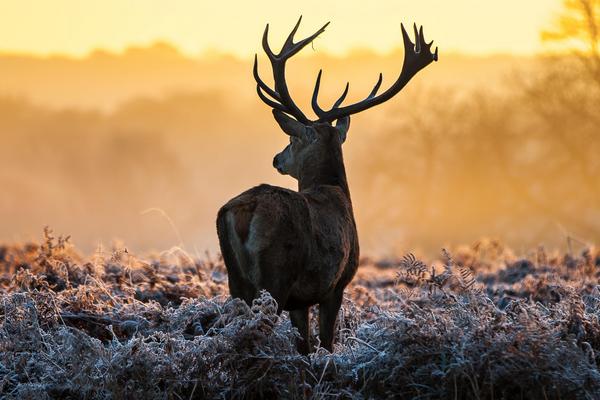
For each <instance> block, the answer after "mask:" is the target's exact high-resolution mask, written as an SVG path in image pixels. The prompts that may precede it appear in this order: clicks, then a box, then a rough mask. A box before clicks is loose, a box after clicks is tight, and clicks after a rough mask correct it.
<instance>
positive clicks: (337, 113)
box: [253, 17, 438, 180]
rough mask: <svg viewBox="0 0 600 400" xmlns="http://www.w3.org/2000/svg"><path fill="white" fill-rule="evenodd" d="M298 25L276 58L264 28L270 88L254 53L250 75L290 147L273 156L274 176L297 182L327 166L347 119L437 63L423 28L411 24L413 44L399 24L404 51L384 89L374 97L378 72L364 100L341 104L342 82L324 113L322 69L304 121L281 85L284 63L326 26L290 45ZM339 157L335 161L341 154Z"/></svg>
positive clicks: (335, 151)
mask: <svg viewBox="0 0 600 400" xmlns="http://www.w3.org/2000/svg"><path fill="white" fill-rule="evenodd" d="M301 21H302V17H300V19H298V22H297V23H296V26H294V29H292V31H291V32H290V34H289V36H288V37H287V39H286V41H285V43H284V44H283V47H282V48H281V51H280V52H279V54H275V53H273V51H272V50H271V48H270V46H269V41H268V34H269V25H268V24H267V26H266V28H265V32H264V34H263V39H262V46H263V49H264V51H265V53H266V54H267V57H268V58H269V60H270V62H271V66H272V70H273V81H274V84H275V87H274V88H270V87H269V86H268V85H267V84H266V83H265V82H264V81H263V80H262V79H261V78H260V76H259V73H258V56H257V55H255V57H254V71H253V72H254V78H255V80H256V90H257V93H258V96H259V97H260V98H261V100H262V101H264V102H265V103H266V104H267V105H269V106H271V107H272V108H273V115H274V116H275V120H276V121H277V122H278V123H279V126H280V127H281V129H282V130H283V132H284V133H286V134H287V135H289V136H290V144H289V145H288V146H287V147H286V148H285V149H284V150H283V151H282V152H281V153H279V154H277V155H276V156H275V158H274V160H273V166H274V167H275V168H276V169H277V170H278V171H279V172H280V173H282V174H287V175H291V176H292V177H294V178H296V179H299V180H300V178H301V175H302V173H303V172H306V170H307V169H315V168H321V167H322V165H323V164H327V162H326V160H325V159H326V158H327V157H332V156H333V157H335V155H336V154H337V152H338V150H339V149H340V148H341V145H342V143H344V141H345V140H346V133H347V132H348V128H349V126H350V115H352V114H356V113H358V112H361V111H364V110H366V109H368V108H371V107H374V106H376V105H378V104H381V103H383V102H385V101H387V100H389V99H391V98H392V97H393V96H394V95H396V94H397V93H398V92H400V91H401V90H402V88H404V86H405V85H406V84H407V83H408V82H409V81H410V79H411V78H412V77H413V76H415V75H416V74H417V72H419V71H420V70H422V69H423V68H425V67H426V66H427V65H429V64H430V63H432V62H433V61H437V59H438V50H437V48H436V49H435V52H434V53H432V52H431V46H432V44H433V42H430V43H427V42H426V41H425V38H424V36H423V27H421V28H420V29H417V26H416V25H414V32H415V33H414V34H415V43H413V42H412V41H411V39H410V37H409V36H408V33H407V32H406V30H405V29H404V25H400V26H401V29H402V37H403V40H404V50H405V51H404V63H403V65H402V70H401V72H400V75H399V77H398V79H396V81H395V82H394V83H393V84H392V85H391V86H390V87H389V88H388V89H387V90H386V91H384V92H383V93H381V94H379V95H377V92H378V91H379V88H380V86H381V83H382V82H383V75H382V74H381V73H380V74H379V79H378V80H377V83H376V84H375V86H374V87H373V90H371V93H369V95H368V96H367V97H366V98H365V99H364V100H362V101H359V102H357V103H354V104H349V105H345V106H342V103H343V102H344V100H345V98H346V95H347V94H348V90H349V88H350V83H346V88H345V89H344V91H343V92H342V94H341V96H340V97H339V98H338V99H337V100H336V101H335V103H334V104H333V105H332V107H331V108H330V109H329V110H327V111H326V110H323V109H322V108H321V107H320V106H319V103H318V96H319V88H320V85H321V77H322V74H323V70H320V71H319V74H318V75H317V80H316V84H315V88H314V90H313V95H312V109H313V111H314V112H315V114H316V116H317V119H315V120H309V119H308V118H307V117H306V115H305V114H304V113H303V112H302V111H301V110H300V108H299V107H298V106H297V105H296V104H295V103H294V101H293V100H292V98H291V96H290V93H289V90H288V87H287V83H286V81H285V64H286V62H287V60H288V59H290V58H291V57H292V56H294V55H295V54H297V53H298V52H299V51H300V50H302V49H303V48H304V47H305V46H306V45H307V44H309V43H311V42H312V41H313V40H314V39H315V38H316V37H317V36H319V35H320V34H321V33H323V32H324V31H325V28H326V27H327V26H328V25H329V22H328V23H327V24H325V25H323V27H321V29H319V30H318V31H317V32H315V33H314V34H312V35H311V36H309V37H307V38H305V39H302V40H301V41H299V42H297V43H294V35H295V33H296V31H297V30H298V27H299V26H300V22H301ZM334 121H336V124H335V126H333V125H332V124H333V122H334ZM324 158H325V159H324ZM339 158H340V160H341V150H340V156H339ZM342 167H343V165H342Z"/></svg>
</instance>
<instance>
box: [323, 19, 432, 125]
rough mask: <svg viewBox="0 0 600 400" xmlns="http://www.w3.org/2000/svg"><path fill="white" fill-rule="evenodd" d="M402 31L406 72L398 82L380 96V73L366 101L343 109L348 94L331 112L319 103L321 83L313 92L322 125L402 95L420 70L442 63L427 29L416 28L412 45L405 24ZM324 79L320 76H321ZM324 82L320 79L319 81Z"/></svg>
mask: <svg viewBox="0 0 600 400" xmlns="http://www.w3.org/2000/svg"><path fill="white" fill-rule="evenodd" d="M400 28H401V30H402V39H403V42H404V62H403V64H402V71H401V72H400V76H398V79H396V81H395V82H394V83H393V84H392V86H390V87H389V88H388V89H387V90H386V91H384V92H383V93H381V94H380V95H378V96H377V91H378V90H379V88H380V86H381V83H382V81H383V75H382V74H379V79H378V80H377V83H376V84H375V87H373V90H371V93H370V94H369V95H368V96H367V97H366V98H365V99H364V100H362V101H359V102H358V103H354V104H350V105H347V106H344V107H340V104H341V102H342V101H343V99H344V98H345V95H346V91H344V93H343V94H342V96H341V97H340V98H341V99H342V100H341V101H340V100H339V99H338V101H336V103H335V104H334V107H332V108H331V110H329V111H323V110H322V109H321V108H320V107H319V106H318V104H317V99H316V97H317V94H318V87H319V84H320V82H317V86H316V87H315V91H314V92H313V109H314V110H315V113H316V114H317V115H318V116H319V120H318V122H333V121H334V120H336V119H339V118H342V117H345V116H348V115H351V114H356V113H358V112H361V111H364V110H366V109H368V108H371V107H373V106H376V105H378V104H381V103H383V102H385V101H387V100H389V99H391V98H392V97H394V96H395V95H396V94H397V93H398V92H400V91H401V90H402V89H403V88H404V86H406V84H407V83H408V82H409V81H410V80H411V79H412V77H413V76H415V75H416V74H417V73H418V72H419V71H420V70H422V69H423V68H425V67H426V66H428V65H429V64H431V63H432V62H433V61H437V60H438V49H437V47H436V49H435V53H431V46H432V44H433V41H432V42H431V43H427V42H425V36H424V34H423V27H422V26H421V27H420V28H419V29H417V25H416V24H414V25H413V29H414V33H415V43H413V42H412V40H411V39H410V36H409V35H408V33H407V32H406V29H405V28H404V24H400ZM319 78H320V74H319ZM319 80H320V79H318V81H319Z"/></svg>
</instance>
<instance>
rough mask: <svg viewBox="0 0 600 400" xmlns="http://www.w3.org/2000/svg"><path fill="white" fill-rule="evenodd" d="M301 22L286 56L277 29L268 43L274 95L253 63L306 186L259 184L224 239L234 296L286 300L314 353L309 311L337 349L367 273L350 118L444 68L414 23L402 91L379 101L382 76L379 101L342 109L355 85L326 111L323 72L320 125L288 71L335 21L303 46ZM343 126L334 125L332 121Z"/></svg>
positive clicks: (237, 207) (290, 162) (296, 174)
mask: <svg viewBox="0 0 600 400" xmlns="http://www.w3.org/2000/svg"><path fill="white" fill-rule="evenodd" d="M301 20H302V18H300V20H298V23H297V24H296V26H295V27H294V29H293V30H292V32H291V33H290V35H289V36H288V38H287V40H286V41H285V43H284V45H283V48H282V49H281V51H280V52H279V54H275V53H273V51H271V48H270V47H269V43H268V39H267V36H268V32H269V25H267V27H266V28H265V32H264V35H263V39H262V45H263V48H264V51H265V52H266V54H267V56H268V58H269V60H270V61H271V66H272V69H273V79H274V83H275V85H274V88H270V87H269V86H268V85H267V84H266V83H265V82H264V81H263V80H262V79H261V78H260V76H259V74H258V61H257V57H256V56H255V59H254V78H255V79H256V83H257V87H256V88H257V92H258V96H259V97H260V98H261V99H262V101H264V102H265V103H266V104H267V105H269V106H270V107H272V108H273V115H274V116H275V120H276V121H277V123H278V124H279V126H280V127H281V129H282V130H283V132H284V133H286V134H287V135H289V137H290V144H289V145H288V146H287V147H286V148H285V149H284V150H283V151H282V152H281V153H279V154H277V155H276V156H275V158H274V160H273V166H274V167H275V168H276V169H277V171H279V172H280V173H281V174H287V175H291V176H292V177H293V178H295V179H297V180H298V191H297V192H295V191H293V190H288V189H285V188H281V187H276V186H270V185H266V184H263V185H260V186H257V187H254V188H252V189H250V190H248V191H246V192H244V193H242V194H240V195H239V196H237V197H235V198H233V199H232V200H230V201H229V202H228V203H227V204H225V205H224V206H223V207H222V208H221V209H220V210H219V214H218V216H217V233H218V236H219V242H220V245H221V252H222V254H223V258H224V261H225V265H226V266H227V272H228V275H229V289H230V292H231V295H232V296H233V297H237V298H241V299H243V300H245V301H246V302H247V303H248V304H251V302H252V300H253V299H254V298H256V297H257V296H258V293H259V291H260V290H262V289H266V290H267V291H269V292H270V293H271V295H272V296H273V298H274V299H275V300H276V301H277V304H278V306H279V310H278V311H279V312H281V311H282V310H288V311H289V312H290V319H291V321H292V324H293V326H295V327H296V328H297V329H298V331H299V332H300V335H301V336H302V339H300V340H299V342H298V343H297V346H298V350H299V351H300V352H301V353H303V354H307V353H309V352H310V350H311V349H310V342H309V331H310V329H309V307H310V306H312V305H314V304H319V338H320V341H321V344H322V346H323V347H325V348H326V349H327V350H329V351H332V346H333V336H334V327H335V321H336V319H337V314H338V311H339V309H340V305H341V302H342V297H343V292H344V288H345V287H346V285H348V283H350V281H351V280H352V278H353V277H354V274H355V273H356V269H357V267H358V257H359V249H358V235H357V232H356V224H355V222H354V214H353V211H352V202H351V200H350V191H349V189H348V182H347V180H346V171H345V168H344V160H343V157H342V144H343V143H344V140H345V139H346V133H347V131H348V128H349V126H350V115H351V114H356V113H358V112H360V111H363V110H366V109H368V108H371V107H373V106H375V105H377V104H381V103H383V102H384V101H386V100H389V99H391V98H392V97H393V96H394V95H396V93H398V92H399V91H400V90H402V88H403V87H404V86H405V85H406V84H407V83H408V81H410V79H411V78H412V77H413V76H414V75H415V74H416V73H417V72H419V71H420V70H421V69H423V68H425V67H426V66H427V65H429V64H430V63H431V62H433V61H437V48H436V50H435V52H434V53H432V52H431V45H432V43H433V42H431V43H426V42H425V38H424V37H423V28H422V27H421V29H419V30H417V27H416V25H415V27H414V30H415V42H416V43H412V41H411V39H410V37H409V36H408V34H407V33H406V30H405V29H404V26H401V28H402V37H403V39H404V49H405V54H404V64H403V66H402V72H401V73H400V76H399V77H398V79H397V80H396V81H395V82H394V84H393V85H392V86H391V87H390V88H389V89H388V90H386V91H384V92H383V93H381V94H380V95H377V92H378V90H379V87H380V86H381V82H382V79H383V78H382V75H381V74H379V79H378V80H377V83H376V84H375V87H374V88H373V90H372V91H371V93H370V94H369V95H368V96H367V98H365V99H364V100H362V101H359V102H357V103H355V104H350V105H346V106H342V105H341V104H342V102H343V101H344V99H345V98H346V95H347V94H348V87H349V84H346V88H345V90H344V92H343V93H342V95H341V96H340V97H339V98H338V100H337V101H336V102H335V103H334V104H333V107H332V108H331V109H330V110H328V111H325V110H323V109H322V108H321V107H320V106H319V104H318V102H317V97H318V94H319V86H320V82H321V74H322V71H319V75H318V76H317V81H316V85H315V88H314V92H313V96H312V108H313V110H314V112H315V114H316V115H317V117H318V119H317V120H314V121H311V120H309V119H308V118H307V117H306V116H305V115H304V113H303V112H302V111H301V110H300V109H299V108H298V106H297V105H296V104H295V103H294V101H293V100H292V98H291V96H290V92H289V90H288V86H287V83H286V81H285V63H286V61H287V60H288V59H289V58H291V57H292V56H293V55H295V54H297V53H298V52H299V51H300V50H302V48H304V47H305V46H306V45H307V44H309V43H311V42H312V41H313V40H314V39H315V38H316V37H317V36H319V35H320V34H321V33H322V32H323V31H325V28H326V27H327V25H328V23H327V24H325V25H324V26H323V27H322V28H321V29H319V30H318V31H317V32H316V33H314V34H313V35H311V36H309V37H307V38H306V39H303V40H301V41H299V42H297V43H294V34H295V33H296V31H297V30H298V27H299V25H300V21H301ZM333 121H336V124H335V126H334V125H332V122H333Z"/></svg>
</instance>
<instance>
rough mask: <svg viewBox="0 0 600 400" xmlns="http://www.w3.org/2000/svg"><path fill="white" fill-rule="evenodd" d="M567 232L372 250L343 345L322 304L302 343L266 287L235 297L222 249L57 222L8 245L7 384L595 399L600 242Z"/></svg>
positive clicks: (21, 393) (111, 395)
mask: <svg viewBox="0 0 600 400" xmlns="http://www.w3.org/2000/svg"><path fill="white" fill-rule="evenodd" d="M570 244H571V246H570V247H569V248H568V250H567V251H566V252H564V253H560V252H556V251H550V250H547V249H544V248H542V247H540V248H537V249H534V250H532V251H530V252H527V253H525V254H515V253H513V252H512V251H511V250H510V249H508V248H505V247H504V246H503V245H502V244H500V243H498V242H496V241H490V240H482V241H480V242H477V243H475V244H473V245H471V246H467V247H462V248H456V249H451V250H442V251H441V252H440V257H439V259H436V260H428V261H421V260H419V259H417V258H416V257H414V256H413V255H412V254H407V255H405V256H403V257H400V258H398V259H387V260H369V259H364V260H363V261H362V263H361V267H360V268H359V272H358V274H357V276H356V277H355V279H354V281H353V283H352V284H351V285H350V286H349V287H348V288H347V296H346V299H345V301H344V304H343V307H342V311H341V313H340V316H339V321H338V327H337V339H336V344H335V351H334V352H333V354H330V353H328V352H327V351H325V350H324V349H322V348H318V339H317V336H316V334H315V333H316V326H317V324H316V320H313V339H314V341H315V345H316V346H317V351H316V352H315V353H313V354H311V355H310V356H308V357H304V356H301V355H300V354H298V353H297V351H296V349H295V346H294V342H295V337H296V336H297V332H296V331H295V330H294V329H293V328H292V327H291V324H290V321H289V318H288V316H287V315H286V313H285V312H284V313H283V314H282V315H281V316H278V315H277V313H276V308H277V307H276V304H275V303H274V300H273V299H272V298H271V297H270V296H269V294H268V293H263V294H262V295H261V297H260V298H259V299H257V300H255V302H254V304H253V305H252V306H251V307H249V306H247V305H246V304H245V303H243V302H241V301H239V300H236V299H231V298H230V297H229V295H228V290H227V274H226V270H225V267H224V265H223V263H222V261H221V260H220V259H219V258H218V257H214V256H213V257H211V256H210V255H206V256H204V257H192V256H190V255H189V254H187V253H186V252H184V251H183V250H181V249H178V248H173V249H171V250H169V251H165V252H163V253H160V254H155V255H148V256H147V257H142V256H135V255H133V254H131V253H129V252H128V251H127V250H126V249H125V248H113V249H99V250H98V251H97V252H96V253H94V254H93V255H92V256H90V257H83V256H81V255H80V254H78V252H77V251H76V249H75V248H74V247H73V246H71V245H70V243H69V240H68V238H64V237H54V236H53V234H52V232H51V231H49V230H46V231H45V235H44V239H43V240H42V241H41V243H26V244H14V245H5V246H2V247H0V273H1V274H2V275H1V277H0V289H1V290H0V296H1V300H0V350H1V352H0V397H2V398H7V399H47V398H52V399H54V398H57V399H58V398H60V399H121V398H129V399H204V398H211V399H212V398H240V399H254V398H291V399H325V398H327V399H328V398H352V399H355V398H356V399H362V398H365V399H367V398H369V399H371V398H373V399H384V398H385V399H387V398H400V399H402V398H406V399H413V398H417V399H436V398H444V399H597V398H600V372H599V370H598V362H600V356H599V352H600V308H599V305H600V286H599V285H598V277H599V276H600V251H598V250H596V249H594V248H593V247H583V248H577V249H576V248H575V246H574V245H575V243H572V242H571V243H570ZM315 316H316V315H315Z"/></svg>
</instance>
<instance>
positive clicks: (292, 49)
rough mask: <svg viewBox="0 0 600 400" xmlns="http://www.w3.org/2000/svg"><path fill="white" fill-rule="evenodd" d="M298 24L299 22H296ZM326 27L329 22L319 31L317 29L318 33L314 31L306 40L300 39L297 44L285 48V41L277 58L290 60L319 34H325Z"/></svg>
mask: <svg viewBox="0 0 600 400" xmlns="http://www.w3.org/2000/svg"><path fill="white" fill-rule="evenodd" d="M298 22H300V21H298ZM328 25H329V22H327V23H326V24H325V25H323V26H322V27H321V29H319V30H318V31H316V32H315V33H313V34H312V35H310V36H309V37H307V38H306V39H302V40H301V41H299V42H298V43H290V44H289V45H288V46H287V47H286V46H285V45H286V44H287V41H286V43H285V44H284V46H283V48H282V49H281V52H280V53H279V57H282V58H285V59H287V58H290V57H292V56H294V55H296V54H297V53H298V52H299V51H300V50H302V49H303V48H304V47H306V45H307V44H309V43H310V42H312V41H313V40H315V39H316V38H317V36H319V35H320V34H321V33H323V32H325V28H327V26H328ZM294 29H295V28H294Z"/></svg>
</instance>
